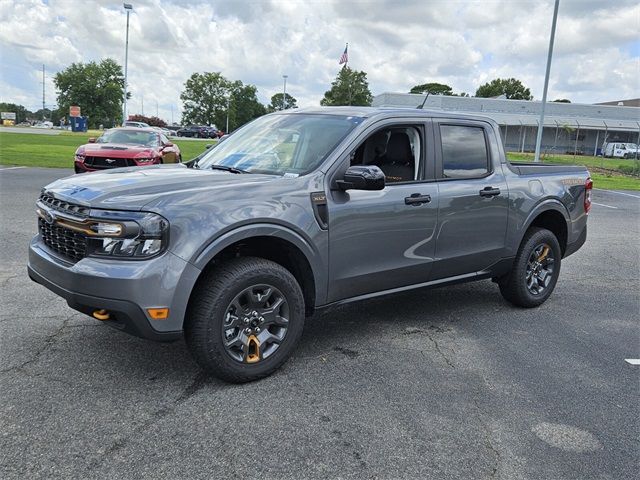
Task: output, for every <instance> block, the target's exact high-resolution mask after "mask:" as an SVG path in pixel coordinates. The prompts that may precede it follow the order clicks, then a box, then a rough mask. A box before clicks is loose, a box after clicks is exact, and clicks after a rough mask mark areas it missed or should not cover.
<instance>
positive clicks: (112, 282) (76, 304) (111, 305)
mask: <svg viewBox="0 0 640 480" xmlns="http://www.w3.org/2000/svg"><path fill="white" fill-rule="evenodd" d="M27 269H28V272H29V277H30V278H31V279H32V280H33V281H35V282H37V283H39V284H41V285H43V286H44V287H46V288H48V289H49V290H51V291H52V292H54V293H55V294H57V295H59V296H61V297H62V298H64V299H65V300H66V301H67V304H68V305H69V306H70V307H71V308H73V309H74V310H77V311H79V312H82V313H85V314H87V315H90V316H91V315H92V313H93V312H94V311H95V310H100V309H104V310H107V311H108V312H109V314H110V319H109V320H105V321H104V322H105V323H107V324H108V325H110V326H112V327H115V328H118V329H120V330H122V331H124V332H127V333H130V334H132V335H135V336H138V337H142V338H148V339H150V340H157V341H169V340H174V339H177V338H180V337H181V335H182V329H183V322H184V316H185V313H186V309H187V304H188V301H189V296H190V294H191V290H192V288H193V286H194V285H195V282H196V280H197V278H198V276H199V274H200V270H198V269H197V268H196V267H194V266H193V265H191V264H190V263H188V262H185V261H184V260H182V259H181V258H179V257H177V256H175V255H173V254H172V253H170V252H166V253H164V254H163V255H160V256H159V257H156V258H153V259H150V260H141V261H135V260H129V261H127V260H109V259H96V258H91V257H87V258H84V259H82V260H80V261H79V262H77V263H75V264H72V263H69V262H68V261H66V260H65V259H63V258H60V257H59V256H57V254H56V253H55V252H53V251H51V250H50V249H49V248H48V247H47V246H46V245H44V244H43V243H42V241H41V240H40V236H39V235H37V236H36V237H34V239H33V240H32V241H31V244H30V246H29V265H28V267H27ZM164 307H166V308H169V316H168V318H167V319H164V320H153V319H151V318H150V317H149V316H148V314H147V313H146V312H147V309H148V308H164Z"/></svg>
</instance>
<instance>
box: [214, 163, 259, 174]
mask: <svg viewBox="0 0 640 480" xmlns="http://www.w3.org/2000/svg"><path fill="white" fill-rule="evenodd" d="M209 168H210V169H211V170H224V171H225V172H231V173H251V172H248V171H246V170H242V169H241V168H236V167H227V166H226V165H210V166H209Z"/></svg>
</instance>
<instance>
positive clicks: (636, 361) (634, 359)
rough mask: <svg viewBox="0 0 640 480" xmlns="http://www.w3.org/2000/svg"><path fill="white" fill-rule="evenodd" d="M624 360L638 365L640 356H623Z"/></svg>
mask: <svg viewBox="0 0 640 480" xmlns="http://www.w3.org/2000/svg"><path fill="white" fill-rule="evenodd" d="M624 361H625V362H627V363H628V364H630V365H640V358H625V359H624Z"/></svg>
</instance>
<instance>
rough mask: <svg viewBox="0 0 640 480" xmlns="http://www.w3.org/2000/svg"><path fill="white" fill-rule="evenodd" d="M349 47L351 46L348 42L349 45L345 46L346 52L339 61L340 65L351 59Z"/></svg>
mask: <svg viewBox="0 0 640 480" xmlns="http://www.w3.org/2000/svg"><path fill="white" fill-rule="evenodd" d="M348 48H349V44H348V43H347V46H346V47H344V53H343V54H342V56H341V57H340V61H339V62H338V65H342V64H343V63H347V62H348V61H349V54H348V53H347V49H348Z"/></svg>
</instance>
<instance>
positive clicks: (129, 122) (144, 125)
mask: <svg viewBox="0 0 640 480" xmlns="http://www.w3.org/2000/svg"><path fill="white" fill-rule="evenodd" d="M122 126H123V127H136V128H151V127H150V126H149V124H148V123H145V122H134V121H132V120H127V121H126V122H124V123H123V124H122Z"/></svg>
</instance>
